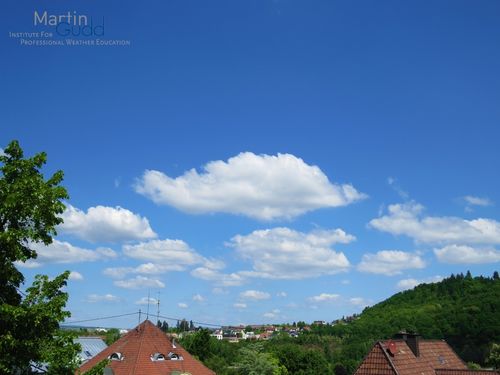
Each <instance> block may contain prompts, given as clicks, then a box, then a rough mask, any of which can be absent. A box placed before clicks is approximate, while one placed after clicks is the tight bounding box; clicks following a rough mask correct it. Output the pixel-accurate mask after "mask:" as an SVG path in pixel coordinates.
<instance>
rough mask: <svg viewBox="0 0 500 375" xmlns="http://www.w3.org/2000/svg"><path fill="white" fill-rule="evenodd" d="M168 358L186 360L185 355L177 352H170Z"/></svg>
mask: <svg viewBox="0 0 500 375" xmlns="http://www.w3.org/2000/svg"><path fill="white" fill-rule="evenodd" d="M168 359H170V360H171V361H183V360H184V357H182V356H181V355H179V354H177V353H172V352H170V353H168Z"/></svg>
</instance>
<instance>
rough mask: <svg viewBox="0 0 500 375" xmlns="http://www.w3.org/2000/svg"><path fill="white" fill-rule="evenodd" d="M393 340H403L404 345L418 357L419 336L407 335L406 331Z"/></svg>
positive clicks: (414, 334) (415, 334)
mask: <svg viewBox="0 0 500 375" xmlns="http://www.w3.org/2000/svg"><path fill="white" fill-rule="evenodd" d="M394 338H396V339H400V340H405V341H406V345H408V347H409V348H410V349H411V351H412V352H413V354H414V355H415V357H419V356H420V348H419V341H420V335H419V334H417V333H408V332H406V331H401V332H399V333H397V334H396V335H395V336H394Z"/></svg>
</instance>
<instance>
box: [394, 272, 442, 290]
mask: <svg viewBox="0 0 500 375" xmlns="http://www.w3.org/2000/svg"><path fill="white" fill-rule="evenodd" d="M441 280H443V277H442V276H439V275H438V276H433V277H428V278H426V279H413V278H409V279H403V280H399V281H398V283H397V285H396V287H397V289H399V290H407V289H413V288H415V287H416V286H417V285H420V284H431V283H437V282H439V281H441Z"/></svg>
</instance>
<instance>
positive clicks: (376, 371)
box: [355, 342, 397, 375]
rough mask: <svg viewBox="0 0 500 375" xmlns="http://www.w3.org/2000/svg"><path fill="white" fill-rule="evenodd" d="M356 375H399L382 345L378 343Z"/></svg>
mask: <svg viewBox="0 0 500 375" xmlns="http://www.w3.org/2000/svg"><path fill="white" fill-rule="evenodd" d="M355 375H397V372H396V370H395V369H394V366H392V364H391V362H390V361H389V359H388V358H387V353H385V352H384V349H383V348H382V344H381V343H379V342H378V343H376V344H375V345H374V347H373V348H372V350H371V351H370V353H368V355H367V356H366V357H365V359H364V361H363V362H362V363H361V365H360V366H359V368H358V370H357V371H356V374H355Z"/></svg>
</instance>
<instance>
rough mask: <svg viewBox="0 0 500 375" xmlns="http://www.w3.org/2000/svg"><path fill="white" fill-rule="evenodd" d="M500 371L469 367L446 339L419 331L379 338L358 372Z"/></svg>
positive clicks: (463, 374) (469, 374)
mask: <svg viewBox="0 0 500 375" xmlns="http://www.w3.org/2000/svg"><path fill="white" fill-rule="evenodd" d="M374 374H376V375H500V373H498V372H496V371H488V370H469V369H468V368H467V365H466V364H465V362H463V361H462V360H461V359H460V357H459V356H458V355H457V354H456V353H455V352H454V351H453V349H452V348H451V347H450V346H449V345H448V344H447V343H446V341H444V340H422V339H420V338H419V337H418V336H416V335H404V337H403V338H400V339H394V340H387V341H379V342H377V343H376V344H375V345H374V346H373V348H372V349H371V351H370V352H369V353H368V355H367V356H366V357H365V359H364V360H363V362H362V363H361V365H360V366H359V367H358V369H357V370H356V372H355V375H374Z"/></svg>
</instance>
